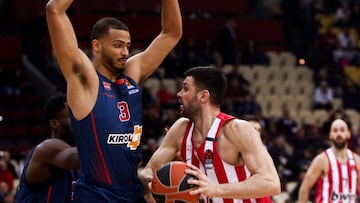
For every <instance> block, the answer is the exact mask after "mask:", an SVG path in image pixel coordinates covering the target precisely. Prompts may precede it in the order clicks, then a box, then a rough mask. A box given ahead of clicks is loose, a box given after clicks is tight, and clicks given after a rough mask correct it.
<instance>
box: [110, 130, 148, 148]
mask: <svg viewBox="0 0 360 203" xmlns="http://www.w3.org/2000/svg"><path fill="white" fill-rule="evenodd" d="M141 134H142V126H140V125H135V126H134V133H124V134H115V133H112V134H109V135H108V139H107V143H108V144H121V145H123V144H126V146H127V147H128V148H130V149H131V150H136V149H137V148H138V146H139V145H140V140H141Z"/></svg>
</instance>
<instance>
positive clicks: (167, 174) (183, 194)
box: [151, 161, 200, 203]
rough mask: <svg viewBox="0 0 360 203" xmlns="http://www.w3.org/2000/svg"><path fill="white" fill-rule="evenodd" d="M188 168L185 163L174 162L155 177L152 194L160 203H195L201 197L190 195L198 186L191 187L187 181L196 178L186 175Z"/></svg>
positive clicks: (160, 170)
mask: <svg viewBox="0 0 360 203" xmlns="http://www.w3.org/2000/svg"><path fill="white" fill-rule="evenodd" d="M187 168H188V167H187V166H186V164H185V163H184V162H181V161H172V162H168V163H166V164H164V165H163V166H161V167H160V168H159V169H158V170H157V171H156V174H155V176H154V179H153V181H152V186H151V192H152V195H153V197H154V198H155V200H156V202H158V203H194V202H198V201H199V199H200V195H190V194H189V191H190V190H192V189H193V188H194V187H196V185H189V184H188V183H187V180H188V179H190V178H195V177H194V176H192V175H189V174H186V173H185V169H187Z"/></svg>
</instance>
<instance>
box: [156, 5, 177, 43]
mask: <svg viewBox="0 0 360 203" xmlns="http://www.w3.org/2000/svg"><path fill="white" fill-rule="evenodd" d="M161 26H162V32H163V33H166V34H171V35H174V36H175V37H176V38H178V39H180V38H181V35H182V17H181V13H180V7H179V2H178V0H162V14H161Z"/></svg>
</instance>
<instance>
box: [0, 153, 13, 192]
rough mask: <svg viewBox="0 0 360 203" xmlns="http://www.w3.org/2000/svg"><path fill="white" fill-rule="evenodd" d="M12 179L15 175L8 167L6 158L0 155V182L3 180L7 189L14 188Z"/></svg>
mask: <svg viewBox="0 0 360 203" xmlns="http://www.w3.org/2000/svg"><path fill="white" fill-rule="evenodd" d="M14 180H15V177H14V175H13V173H12V172H11V170H10V169H9V168H8V165H7V163H6V160H5V159H4V158H3V157H1V158H0V183H1V182H5V183H6V184H7V186H8V189H9V191H11V190H12V189H14Z"/></svg>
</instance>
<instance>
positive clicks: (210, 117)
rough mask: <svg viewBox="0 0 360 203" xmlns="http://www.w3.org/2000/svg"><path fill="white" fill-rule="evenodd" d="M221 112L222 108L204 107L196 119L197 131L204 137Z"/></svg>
mask: <svg viewBox="0 0 360 203" xmlns="http://www.w3.org/2000/svg"><path fill="white" fill-rule="evenodd" d="M219 113H220V109H203V110H202V112H201V113H200V115H199V116H198V117H197V119H195V120H194V123H195V131H197V132H198V133H199V134H200V135H201V136H202V137H203V138H204V139H205V137H206V136H207V134H208V132H209V130H210V128H211V126H212V124H213V122H214V120H215V118H216V117H217V115H218V114H219Z"/></svg>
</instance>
